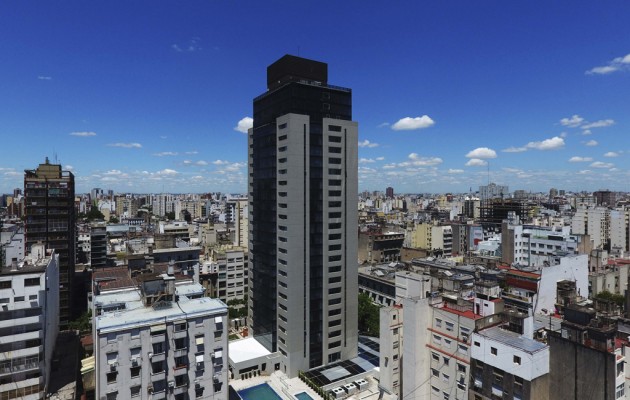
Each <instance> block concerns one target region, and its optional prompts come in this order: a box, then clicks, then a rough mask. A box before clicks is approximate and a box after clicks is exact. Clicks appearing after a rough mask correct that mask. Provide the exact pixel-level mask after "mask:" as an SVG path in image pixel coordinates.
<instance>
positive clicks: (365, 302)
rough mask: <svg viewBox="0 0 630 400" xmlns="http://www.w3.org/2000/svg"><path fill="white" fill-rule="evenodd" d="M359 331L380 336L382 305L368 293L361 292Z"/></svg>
mask: <svg viewBox="0 0 630 400" xmlns="http://www.w3.org/2000/svg"><path fill="white" fill-rule="evenodd" d="M358 308H359V310H358V311H359V312H358V314H359V315H358V318H359V332H360V333H362V334H364V335H367V336H372V337H378V336H379V329H380V327H379V324H380V318H379V314H380V307H379V306H378V305H376V304H374V302H372V299H370V296H369V295H368V294H366V293H359V307H358Z"/></svg>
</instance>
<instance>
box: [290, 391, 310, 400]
mask: <svg viewBox="0 0 630 400" xmlns="http://www.w3.org/2000/svg"><path fill="white" fill-rule="evenodd" d="M294 396H295V397H296V398H297V399H298V400H314V399H313V398H312V397H311V396H310V395H309V394H308V393H306V392H301V393H297V394H294Z"/></svg>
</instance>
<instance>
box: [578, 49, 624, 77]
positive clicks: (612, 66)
mask: <svg viewBox="0 0 630 400" xmlns="http://www.w3.org/2000/svg"><path fill="white" fill-rule="evenodd" d="M627 70H630V54H627V55H625V56H623V57H617V58H613V59H612V61H609V62H608V64H607V65H602V66H599V67H594V68H591V69H590V70H588V71H586V74H587V75H606V74H610V73H612V72H616V71H627Z"/></svg>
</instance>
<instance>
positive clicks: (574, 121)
mask: <svg viewBox="0 0 630 400" xmlns="http://www.w3.org/2000/svg"><path fill="white" fill-rule="evenodd" d="M582 122H584V118H582V117H580V116H579V115H577V114H574V115H573V116H571V117H569V118H562V119H561V120H560V125H562V126H567V127H569V128H577V127H578V126H580V125H582Z"/></svg>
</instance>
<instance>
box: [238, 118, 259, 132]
mask: <svg viewBox="0 0 630 400" xmlns="http://www.w3.org/2000/svg"><path fill="white" fill-rule="evenodd" d="M253 126H254V119H253V118H252V117H243V118H241V120H240V121H238V123H237V124H236V126H235V127H234V130H235V131H239V132H241V133H247V130H248V129H249V128H251V127H253Z"/></svg>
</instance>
